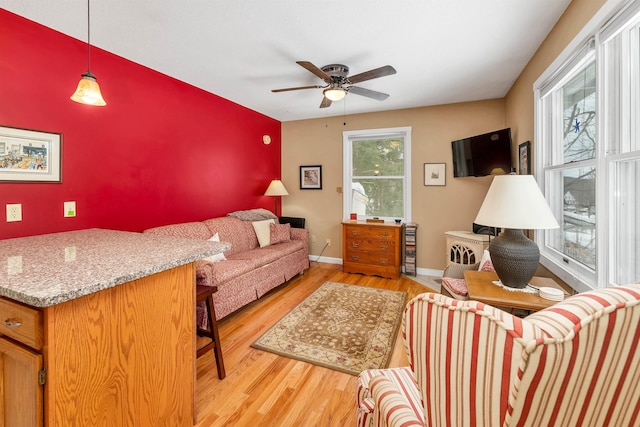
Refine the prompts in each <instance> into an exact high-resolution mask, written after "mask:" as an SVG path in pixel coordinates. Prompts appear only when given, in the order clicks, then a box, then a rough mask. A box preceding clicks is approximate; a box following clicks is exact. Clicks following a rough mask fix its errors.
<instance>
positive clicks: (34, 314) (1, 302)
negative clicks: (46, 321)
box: [0, 298, 44, 350]
mask: <svg viewBox="0 0 640 427" xmlns="http://www.w3.org/2000/svg"><path fill="white" fill-rule="evenodd" d="M0 334H2V335H6V336H8V337H11V338H13V339H14V340H16V341H19V342H21V343H23V344H25V345H28V346H29V347H31V348H33V349H36V350H40V349H42V341H43V337H44V334H43V325H42V312H41V311H40V310H37V309H35V308H31V307H27V306H25V305H22V304H18V303H15V302H13V301H10V300H7V299H4V298H0Z"/></svg>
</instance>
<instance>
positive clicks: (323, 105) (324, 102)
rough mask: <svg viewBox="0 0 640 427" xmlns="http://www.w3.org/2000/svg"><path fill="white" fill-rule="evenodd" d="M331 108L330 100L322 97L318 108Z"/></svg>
mask: <svg viewBox="0 0 640 427" xmlns="http://www.w3.org/2000/svg"><path fill="white" fill-rule="evenodd" d="M330 106H331V100H330V99H329V98H327V97H326V96H323V97H322V102H321V103H320V108H327V107H330Z"/></svg>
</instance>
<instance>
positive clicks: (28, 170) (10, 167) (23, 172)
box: [0, 126, 62, 182]
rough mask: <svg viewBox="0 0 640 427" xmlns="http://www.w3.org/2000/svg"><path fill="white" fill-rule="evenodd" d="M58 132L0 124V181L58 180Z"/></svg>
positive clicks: (59, 150) (59, 169)
mask: <svg viewBox="0 0 640 427" xmlns="http://www.w3.org/2000/svg"><path fill="white" fill-rule="evenodd" d="M61 153H62V135H61V134H59V133H49V132H40V131H35V130H28V129H18V128H12V127H5V126H0V181H14V182H15V181H17V182H61V181H62V179H61V170H62V161H61V160H62V155H61Z"/></svg>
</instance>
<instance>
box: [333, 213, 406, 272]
mask: <svg viewBox="0 0 640 427" xmlns="http://www.w3.org/2000/svg"><path fill="white" fill-rule="evenodd" d="M401 246H402V225H400V224H392V223H368V222H365V221H346V222H343V223H342V257H343V263H342V271H344V272H345V273H363V274H368V275H372V276H381V277H387V278H389V279H397V278H398V277H400V265H401V261H402V252H401V249H402V247H401Z"/></svg>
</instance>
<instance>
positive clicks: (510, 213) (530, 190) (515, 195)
mask: <svg viewBox="0 0 640 427" xmlns="http://www.w3.org/2000/svg"><path fill="white" fill-rule="evenodd" d="M474 222H475V223H476V224H481V225H485V226H489V227H502V228H512V229H523V230H540V229H547V228H558V227H560V226H559V225H558V221H556V219H555V217H554V216H553V213H552V212H551V209H549V205H548V204H547V201H546V200H545V198H544V196H543V195H542V192H541V191H540V187H538V183H537V182H536V180H535V179H534V178H533V175H501V176H495V177H494V178H493V182H492V183H491V187H489V191H488V192H487V195H486V196H485V198H484V202H482V206H481V207H480V211H479V212H478V216H476V219H475V221H474Z"/></svg>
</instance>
